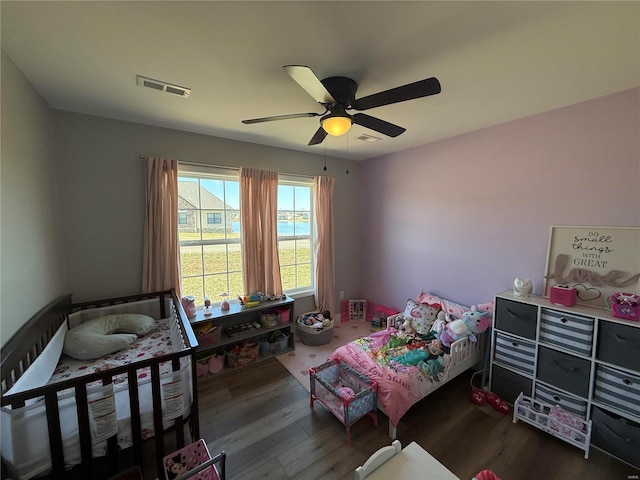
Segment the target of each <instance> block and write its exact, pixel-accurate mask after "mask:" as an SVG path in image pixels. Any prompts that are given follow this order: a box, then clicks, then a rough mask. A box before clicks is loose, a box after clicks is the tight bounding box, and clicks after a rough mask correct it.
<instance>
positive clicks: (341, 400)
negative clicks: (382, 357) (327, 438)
mask: <svg viewBox="0 0 640 480" xmlns="http://www.w3.org/2000/svg"><path fill="white" fill-rule="evenodd" d="M309 381H310V389H311V393H310V404H311V408H313V402H314V401H315V400H318V401H320V403H321V404H322V405H323V406H324V407H325V408H326V409H327V410H329V411H330V412H331V413H332V414H333V415H334V416H335V417H336V418H337V419H338V420H340V421H341V422H342V423H343V424H344V426H345V427H346V430H347V445H351V425H353V424H354V423H355V422H356V421H358V420H359V419H361V418H362V417H364V416H365V415H369V416H370V417H371V418H372V419H373V425H374V426H376V427H377V426H378V397H377V395H378V384H377V383H376V382H375V381H374V380H371V379H369V378H367V377H365V376H364V375H362V374H361V373H359V372H356V371H355V370H354V369H353V368H351V367H350V366H349V365H347V364H346V363H344V362H343V361H341V360H338V359H334V360H331V361H328V362H325V363H323V364H322V365H320V366H317V367H312V368H310V369H309Z"/></svg>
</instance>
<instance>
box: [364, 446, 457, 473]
mask: <svg viewBox="0 0 640 480" xmlns="http://www.w3.org/2000/svg"><path fill="white" fill-rule="evenodd" d="M421 478H424V479H429V480H460V479H459V478H458V477H456V476H455V475H454V474H453V473H451V472H450V471H449V470H447V469H446V468H445V466H444V465H442V464H441V463H440V462H438V460H436V459H435V458H433V457H432V456H431V455H430V454H429V452H427V451H426V450H425V449H424V448H422V447H421V446H420V445H418V444H417V443H416V442H411V443H410V444H409V445H407V446H406V447H405V448H403V449H402V450H401V451H400V453H397V454H396V455H395V456H393V457H392V458H391V459H390V460H389V461H388V462H386V463H383V464H382V466H381V467H380V468H378V469H377V470H376V471H375V472H373V473H372V474H370V475H369V476H368V477H367V480H391V479H393V480H414V479H421Z"/></svg>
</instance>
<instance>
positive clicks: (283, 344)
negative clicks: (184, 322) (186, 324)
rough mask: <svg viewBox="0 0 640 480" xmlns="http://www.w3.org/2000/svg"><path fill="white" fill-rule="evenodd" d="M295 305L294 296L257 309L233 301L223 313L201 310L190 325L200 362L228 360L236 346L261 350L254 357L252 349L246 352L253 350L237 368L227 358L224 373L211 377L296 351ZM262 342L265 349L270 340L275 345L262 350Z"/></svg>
mask: <svg viewBox="0 0 640 480" xmlns="http://www.w3.org/2000/svg"><path fill="white" fill-rule="evenodd" d="M294 302H295V300H294V299H293V298H291V297H286V298H284V299H279V300H267V301H264V302H261V303H260V305H257V306H255V307H243V306H242V305H240V304H239V303H237V302H231V305H230V306H229V310H227V311H222V310H220V307H214V308H213V309H212V313H211V315H208V316H205V315H204V312H203V311H202V310H198V312H197V314H196V316H195V317H194V318H192V319H190V323H191V326H192V327H193V330H194V332H196V337H197V338H198V342H199V344H200V345H199V346H198V350H197V358H198V359H199V360H203V361H205V360H207V359H209V358H211V357H212V356H216V355H219V356H222V357H224V358H226V357H227V356H228V352H229V350H231V349H232V347H233V346H236V345H239V344H243V343H245V344H246V343H250V344H255V345H256V349H255V351H256V352H257V351H259V354H254V353H255V352H254V350H253V349H247V351H248V352H249V350H250V352H249V353H248V355H250V356H251V358H249V357H247V358H244V359H243V360H245V361H241V362H235V363H234V365H236V366H235V367H233V368H231V367H230V366H229V363H230V362H229V361H228V359H226V360H225V362H224V368H223V369H222V370H220V371H217V372H216V373H211V372H209V373H208V374H209V375H211V374H219V373H224V372H226V371H229V370H237V368H240V367H242V366H245V365H250V364H253V363H255V362H259V361H262V360H266V359H268V358H271V357H274V356H276V355H281V354H282V353H284V352H289V351H292V350H294V349H295V347H294V345H295V343H294ZM274 339H275V342H274ZM261 340H262V341H263V347H264V345H265V342H268V341H269V340H271V341H272V343H271V344H269V345H268V346H267V348H259V347H260V342H261ZM240 355H243V354H240ZM254 357H255V358H254Z"/></svg>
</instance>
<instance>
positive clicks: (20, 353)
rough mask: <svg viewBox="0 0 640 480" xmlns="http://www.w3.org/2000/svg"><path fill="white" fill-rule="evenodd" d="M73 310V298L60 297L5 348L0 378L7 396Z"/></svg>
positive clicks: (35, 317) (69, 296)
mask: <svg viewBox="0 0 640 480" xmlns="http://www.w3.org/2000/svg"><path fill="white" fill-rule="evenodd" d="M70 307H71V294H66V295H61V296H59V297H58V298H56V299H55V300H53V301H52V302H51V303H49V304H48V305H47V306H45V307H44V308H42V309H41V310H40V311H39V312H38V313H36V314H35V315H34V316H33V317H31V319H30V320H29V321H28V322H27V323H26V324H25V325H23V326H22V328H20V330H18V332H16V334H15V335H14V336H13V337H11V339H10V340H9V341H8V342H7V344H6V345H4V346H3V347H2V351H1V352H0V359H1V364H0V375H1V381H2V383H1V385H2V394H3V395H4V393H5V392H6V391H7V390H9V389H10V388H11V387H12V386H13V384H14V383H15V382H16V381H17V380H18V379H19V378H20V377H21V376H22V374H23V373H24V372H25V371H26V370H27V368H29V365H31V364H32V363H33V362H34V361H35V359H36V358H38V356H39V355H40V354H41V353H42V351H43V350H44V347H46V346H47V344H48V343H49V341H50V340H51V338H52V337H53V335H54V334H55V333H56V331H58V328H59V327H60V325H62V323H63V322H65V321H66V319H67V314H68V313H69V310H70Z"/></svg>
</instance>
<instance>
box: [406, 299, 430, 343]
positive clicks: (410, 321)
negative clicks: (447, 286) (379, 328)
mask: <svg viewBox="0 0 640 480" xmlns="http://www.w3.org/2000/svg"><path fill="white" fill-rule="evenodd" d="M439 311H440V305H439V304H437V303H435V304H428V303H419V302H416V301H415V300H413V299H411V298H410V299H409V300H407V306H406V308H405V310H404V312H403V313H402V317H403V323H402V325H401V326H400V331H401V332H403V333H407V334H410V333H414V332H415V333H417V334H418V335H426V334H428V333H429V331H430V330H431V326H432V325H433V323H434V322H435V321H436V318H437V315H438V312H439Z"/></svg>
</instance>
